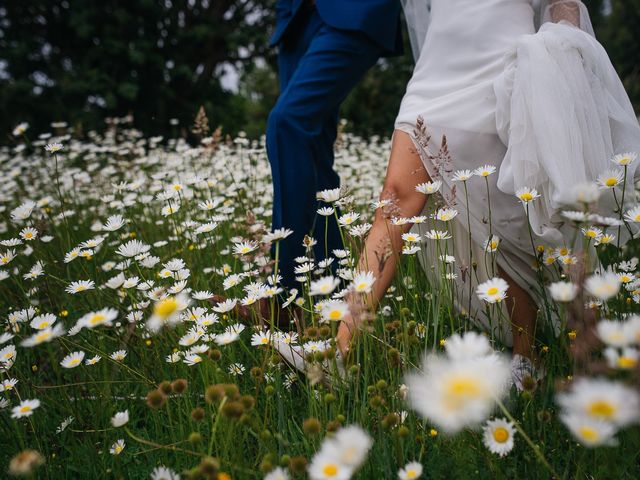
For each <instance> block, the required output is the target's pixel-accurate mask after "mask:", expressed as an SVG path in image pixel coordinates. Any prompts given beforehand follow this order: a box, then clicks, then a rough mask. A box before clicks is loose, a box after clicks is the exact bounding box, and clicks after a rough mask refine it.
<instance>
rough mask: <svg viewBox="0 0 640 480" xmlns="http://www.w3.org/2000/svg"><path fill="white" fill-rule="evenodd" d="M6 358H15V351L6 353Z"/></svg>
mask: <svg viewBox="0 0 640 480" xmlns="http://www.w3.org/2000/svg"><path fill="white" fill-rule="evenodd" d="M4 358H13V352H7V353H5V354H4Z"/></svg>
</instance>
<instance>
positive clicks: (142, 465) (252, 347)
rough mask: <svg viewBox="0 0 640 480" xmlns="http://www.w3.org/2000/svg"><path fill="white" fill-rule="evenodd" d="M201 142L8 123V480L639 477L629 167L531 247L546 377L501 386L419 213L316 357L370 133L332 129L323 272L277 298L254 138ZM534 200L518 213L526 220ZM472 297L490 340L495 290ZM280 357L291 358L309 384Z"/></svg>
mask: <svg viewBox="0 0 640 480" xmlns="http://www.w3.org/2000/svg"><path fill="white" fill-rule="evenodd" d="M200 133H202V137H203V138H202V141H201V142H200V144H199V145H197V146H193V145H190V144H187V143H186V142H185V141H184V140H181V139H164V138H161V137H155V138H144V137H143V136H142V134H141V133H140V132H138V131H136V130H135V129H133V128H132V127H131V126H130V124H129V123H128V121H127V119H116V120H114V121H113V122H112V123H111V125H110V128H109V129H108V130H107V131H106V132H105V133H104V134H98V133H95V132H88V134H87V136H86V138H85V139H83V140H78V139H76V138H75V137H74V136H73V135H72V134H71V130H70V129H69V127H67V126H66V125H65V124H64V123H58V124H54V125H53V126H52V129H51V132H50V133H46V134H38V133H34V132H32V131H31V130H29V128H28V126H27V125H19V126H18V127H16V130H15V131H14V132H13V144H12V145H10V146H6V147H2V148H0V170H1V176H2V178H3V188H2V190H1V191H0V214H1V218H0V245H1V247H0V322H1V330H0V375H1V376H0V381H1V382H2V383H0V408H1V409H0V419H1V420H0V424H1V425H2V435H1V436H0V449H1V451H2V455H0V471H2V474H1V476H2V477H8V476H25V477H28V478H29V477H30V478H50V479H62V478H74V479H80V478H91V479H97V478H122V479H128V478H153V479H177V478H186V479H191V478H194V479H195V478H208V479H220V480H223V479H234V480H236V479H254V478H267V479H269V480H275V479H289V478H291V479H304V478H311V479H314V480H315V479H348V478H354V479H373V478H375V479H393V478H400V479H415V478H433V479H439V478H448V479H467V478H474V479H476V478H477V479H485V478H487V479H500V478H505V479H506V478H527V479H528V478H531V479H534V478H535V479H538V478H558V479H560V478H562V479H573V478H590V479H591V478H593V479H614V478H615V479H627V478H628V479H632V478H640V462H639V458H638V456H639V452H640V431H639V429H638V423H639V422H640V394H639V392H638V385H639V379H640V376H639V373H640V370H639V367H638V360H639V358H640V350H638V347H639V344H640V316H637V315H636V314H637V313H640V308H639V306H638V304H639V303H640V278H638V277H637V275H638V256H640V254H639V253H638V246H637V239H636V238H633V239H631V240H628V241H620V240H621V239H625V240H626V238H625V234H626V235H627V238H628V237H630V236H634V235H635V234H636V233H637V231H638V223H639V222H640V207H637V203H636V198H637V197H636V191H635V189H634V188H633V185H632V181H631V179H630V178H627V169H628V168H629V165H631V164H632V163H633V162H635V161H637V159H636V157H635V155H633V154H631V153H630V154H627V155H620V156H618V157H615V158H614V159H612V160H613V161H612V162H611V170H610V171H607V172H603V175H602V176H601V177H599V178H598V179H594V183H589V184H585V185H578V186H576V190H575V191H574V192H573V193H572V195H573V196H574V199H573V203H572V204H571V205H568V206H567V212H566V214H565V216H564V218H565V221H566V222H567V224H568V225H570V226H571V227H572V228H573V229H574V230H575V235H574V236H573V239H572V241H573V243H571V244H567V245H564V246H560V247H555V246H554V247H551V246H546V245H538V244H536V243H535V242H533V243H534V244H533V245H532V249H533V250H534V251H533V254H534V255H535V256H536V258H537V260H538V261H537V263H536V265H532V266H531V268H532V269H535V270H536V271H537V272H539V278H540V285H539V286H538V289H539V292H540V295H541V296H542V297H544V299H545V305H546V308H541V310H540V314H539V323H538V324H539V329H538V332H537V337H536V345H535V351H536V354H537V355H538V357H539V358H540V361H541V365H542V368H543V369H544V372H545V374H544V376H542V375H541V376H540V378H527V379H525V380H526V381H525V382H524V385H523V387H524V388H523V390H519V389H517V388H516V387H515V386H513V385H511V384H510V383H509V379H510V368H509V362H510V350H509V348H508V346H507V345H506V344H504V342H502V341H500V339H499V338H497V337H495V336H494V335H487V334H485V333H484V332H482V330H481V329H479V328H478V327H477V325H476V324H475V323H474V321H473V319H471V318H469V316H468V315H466V313H465V311H460V310H458V309H456V308H454V305H453V302H452V300H451V295H450V293H451V290H452V286H451V285H452V283H451V282H452V278H453V276H454V275H458V274H460V272H459V271H458V269H457V267H456V265H455V259H453V258H451V256H450V255H448V250H447V248H448V247H446V243H445V242H443V243H442V245H443V246H442V250H441V252H442V255H441V256H440V257H438V258H428V259H427V263H429V262H430V263H431V264H434V265H437V264H440V267H441V269H438V271H439V272H444V273H442V275H440V278H438V279H437V280H436V281H434V280H433V278H431V277H430V276H428V275H426V274H425V272H424V269H423V268H422V266H421V264H420V255H421V254H422V253H421V252H423V245H426V244H434V242H435V243H437V242H441V239H440V238H441V237H442V236H446V233H447V231H448V225H449V224H448V222H447V221H443V220H438V219H434V218H429V216H428V215H427V216H425V218H424V219H414V220H415V221H416V222H417V223H422V222H424V223H425V225H423V226H422V228H421V229H420V231H419V233H418V234H417V237H411V236H409V237H406V238H405V241H406V243H407V245H406V246H405V248H404V250H403V254H402V255H401V258H400V266H399V271H398V275H397V278H396V281H395V282H394V285H393V286H392V288H391V289H390V291H389V292H388V294H387V295H386V297H385V298H384V300H383V302H382V303H381V305H380V306H379V307H378V308H377V309H376V310H375V311H374V312H371V315H370V318H369V319H368V321H367V328H366V329H364V331H363V332H362V334H361V335H360V336H359V338H358V341H357V343H356V345H355V346H354V348H353V350H352V354H351V355H350V356H349V357H348V358H347V359H346V364H345V371H344V372H340V370H339V368H337V364H336V362H335V361H333V358H335V345H334V342H333V337H334V335H335V331H336V327H337V320H339V319H340V318H341V315H343V314H344V306H345V303H344V300H343V299H344V295H345V292H346V291H353V290H358V291H362V295H364V296H366V295H367V292H368V289H369V288H370V284H369V285H367V282H366V281H364V283H362V282H354V278H359V277H358V274H359V273H363V272H354V268H355V265H356V264H357V259H358V252H359V250H360V248H361V246H362V244H363V238H364V236H366V233H367V230H368V228H369V227H370V223H369V222H371V221H372V219H373V215H374V212H375V209H376V208H379V206H380V205H379V204H376V202H377V200H378V195H379V193H380V189H381V185H382V181H383V179H384V174H385V168H386V160H387V158H388V153H389V149H390V143H389V141H388V140H387V139H381V138H375V137H374V138H370V139H363V138H359V137H356V136H353V135H350V134H347V133H344V132H341V134H340V136H339V140H338V143H337V145H336V165H337V170H338V172H339V173H340V175H341V179H342V185H343V189H342V191H340V192H334V193H335V194H334V195H328V194H327V195H326V196H325V198H326V199H327V200H328V201H327V202H325V203H326V205H325V207H326V208H330V209H333V210H332V214H335V215H337V216H339V218H340V220H341V222H340V223H341V225H342V230H343V234H344V237H345V240H346V246H345V249H344V250H343V251H339V252H334V259H333V261H334V262H335V263H336V265H338V267H339V268H338V269H337V270H335V271H333V272H332V270H331V266H330V265H327V262H322V261H321V260H322V259H314V258H312V257H311V256H309V257H308V258H305V259H301V262H300V265H301V272H303V273H301V276H302V277H303V278H301V280H302V281H301V282H300V288H299V289H298V290H297V291H295V292H284V291H282V289H281V288H280V286H279V284H278V278H277V275H274V272H277V270H276V268H277V267H276V265H274V261H273V259H272V258H271V256H270V253H269V250H270V247H271V245H272V244H275V243H277V242H278V241H279V239H280V238H281V236H282V235H286V232H277V233H275V234H274V233H271V232H270V215H271V183H270V182H271V180H270V169H269V164H268V161H267V158H266V153H265V149H264V144H263V143H262V142H261V141H250V140H248V139H247V138H244V137H243V136H240V137H238V138H235V139H231V138H224V137H223V136H221V135H220V134H219V132H214V133H211V134H210V133H208V132H206V131H202V132H200ZM454 160H455V159H454ZM490 174H491V173H488V175H490ZM478 176H480V177H481V176H482V175H481V174H480V173H479V172H472V175H471V176H470V178H469V179H467V180H463V181H469V182H471V181H482V179H481V178H473V177H478ZM625 187H627V188H625ZM429 188H431V189H432V190H433V191H429ZM424 190H425V194H428V195H433V196H434V198H435V197H436V196H437V184H432V185H431V186H426V187H424ZM525 193H526V194H525ZM537 195H538V192H535V191H531V190H529V191H528V192H521V193H520V194H519V195H518V197H519V198H516V197H514V202H521V203H522V204H523V205H524V208H523V215H525V214H526V213H527V212H528V211H529V210H528V209H529V208H534V206H535V202H536V201H537ZM329 197H331V198H329ZM599 199H606V200H607V201H608V203H607V202H601V203H602V204H607V205H608V204H611V202H613V205H614V207H613V209H612V210H611V211H608V212H603V211H602V210H598V200H599ZM460 201H464V199H461V200H460ZM431 204H432V205H433V207H434V211H433V212H432V213H436V217H437V212H436V211H437V209H438V202H437V201H433V202H432V203H431ZM338 207H339V212H338ZM494 247H495V248H494ZM499 248H500V247H499V240H498V239H496V242H495V245H493V246H491V242H490V245H489V247H488V248H487V252H488V255H489V257H491V256H492V255H494V254H495V252H496V251H499ZM596 258H597V259H599V260H598V261H597V262H596V261H594V259H596ZM489 261H491V262H492V261H493V260H489ZM452 262H453V263H452ZM362 278H365V280H366V275H365V276H364V277H362ZM477 287H478V288H480V286H479V285H478V286H477ZM474 289H475V287H474ZM480 290H482V289H481V288H480ZM479 293H480V294H482V295H483V296H482V298H483V301H484V302H485V303H486V305H487V312H488V315H495V316H496V318H495V321H496V322H504V321H505V319H504V317H503V316H500V314H499V312H498V307H499V306H500V305H501V304H502V303H503V301H504V299H505V297H506V296H508V295H509V293H508V290H504V289H502V288H497V290H493V287H491V286H487V288H485V289H484V291H482V292H480V291H479ZM216 295H224V297H225V298H226V299H227V300H225V301H221V300H219V299H218V297H216ZM277 295H282V296H284V298H287V299H288V301H289V303H290V304H291V306H293V305H298V306H299V307H301V309H302V311H303V312H304V313H303V318H302V321H301V322H298V323H296V324H294V325H292V329H291V331H281V330H279V329H278V328H276V327H275V326H274V324H273V322H265V321H264V320H263V319H261V318H260V317H259V316H258V315H257V313H256V312H255V311H254V310H253V309H252V305H255V304H256V302H257V301H258V300H259V299H263V298H267V299H273V298H275V297H276V296H277ZM241 307H244V308H241ZM247 312H248V313H247ZM276 342H279V343H280V344H284V345H289V344H298V345H302V346H303V347H304V350H305V352H306V353H307V360H308V364H309V368H308V371H307V373H306V374H302V373H300V372H298V371H296V370H295V369H294V368H292V367H291V366H290V365H288V364H287V363H286V362H285V361H283V359H282V358H281V356H280V355H279V354H278V353H277V351H276V350H275V349H274V348H273V345H274V344H275V343H276Z"/></svg>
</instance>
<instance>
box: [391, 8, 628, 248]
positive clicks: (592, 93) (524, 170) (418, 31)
mask: <svg viewBox="0 0 640 480" xmlns="http://www.w3.org/2000/svg"><path fill="white" fill-rule="evenodd" d="M514 1H515V0H514ZM402 2H403V8H404V12H405V17H406V21H407V25H408V29H409V38H410V40H411V45H412V50H413V53H414V56H415V57H416V59H417V58H418V57H419V55H420V53H421V52H422V51H423V47H427V48H428V38H427V32H428V31H429V25H430V24H431V20H432V19H431V3H432V1H431V0H402ZM532 7H533V9H534V13H535V22H536V23H535V31H536V33H535V34H533V35H531V34H523V35H521V36H520V37H518V38H517V40H516V41H515V42H514V44H513V45H511V46H506V47H505V51H506V52H507V53H506V54H505V57H504V69H503V72H502V73H501V74H500V75H499V76H498V78H497V79H495V81H494V84H493V89H494V93H495V97H496V111H495V117H496V118H495V120H496V127H497V132H498V136H499V137H500V140H501V141H502V143H504V145H506V146H507V151H506V154H505V156H504V158H503V160H502V164H501V165H500V170H499V175H498V184H497V187H498V188H499V189H500V190H501V191H502V192H504V193H507V194H515V192H516V191H517V190H518V189H519V188H521V187H529V188H535V189H537V190H538V191H539V192H540V193H541V195H542V198H541V199H540V200H539V201H538V202H536V203H535V204H534V207H533V208H532V211H531V212H530V222H531V226H532V228H533V230H534V233H535V234H537V235H538V236H539V237H541V239H542V240H548V241H549V242H550V243H552V244H553V243H555V244H557V243H558V242H562V238H563V234H562V232H561V228H560V227H561V224H562V219H561V218H559V217H560V216H559V210H560V208H561V207H562V206H563V205H566V203H567V200H568V195H567V194H568V193H569V192H570V191H571V190H572V187H573V186H574V185H576V184H578V183H584V182H587V181H594V180H595V179H596V177H597V176H598V175H599V174H601V173H603V172H604V171H605V170H607V169H611V168H614V167H615V165H614V164H613V163H611V162H610V159H611V158H612V157H613V156H614V155H616V154H622V153H626V152H634V151H635V152H640V125H639V124H638V120H637V117H636V115H635V113H634V110H633V106H632V105H631V102H630V100H629V97H628V95H627V93H626V91H625V89H624V87H623V85H622V82H621V81H620V78H619V76H618V75H617V72H616V71H615V69H614V67H613V65H612V64H611V61H610V59H609V57H608V55H607V53H606V51H605V50H604V48H603V47H602V45H600V43H599V42H598V41H597V40H596V38H595V35H594V31H593V26H592V24H591V21H590V18H589V13H588V10H587V8H586V6H585V5H584V4H583V3H582V1H579V0H532ZM425 40H427V44H425ZM461 108H462V107H461ZM637 163H638V162H636V164H637ZM636 164H632V165H630V166H629V167H628V170H627V174H628V178H629V179H630V180H629V181H628V184H627V187H629V188H631V187H632V186H633V180H632V179H633V178H634V176H635V171H636V166H637V165H636ZM626 198H627V199H629V200H631V199H633V195H628V196H627V197H626Z"/></svg>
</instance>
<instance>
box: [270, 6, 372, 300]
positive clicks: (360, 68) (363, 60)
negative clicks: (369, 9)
mask: <svg viewBox="0 0 640 480" xmlns="http://www.w3.org/2000/svg"><path fill="white" fill-rule="evenodd" d="M301 15H303V18H299V19H297V21H296V25H295V30H294V31H293V32H290V34H289V35H287V37H286V38H284V39H283V40H282V42H281V43H280V50H279V52H278V68H279V73H280V92H281V93H280V97H279V98H278V101H277V103H276V105H275V107H274V108H273V110H272V111H271V113H270V114H269V119H268V122H267V135H266V141H267V154H268V156H269V162H270V164H271V172H272V175H273V188H274V205H273V228H274V229H276V228H282V227H286V228H290V229H292V230H293V232H294V233H293V235H291V236H290V237H288V238H287V239H286V240H283V241H282V242H281V244H280V247H279V271H280V273H281V275H282V276H283V284H284V285H285V286H287V287H289V288H291V287H295V286H296V282H295V274H294V267H295V261H294V259H295V258H296V257H298V256H301V255H304V254H305V249H304V247H303V245H302V241H303V239H304V236H305V235H311V236H313V238H315V239H316V240H317V242H318V243H317V244H316V246H315V247H314V255H315V258H316V260H321V259H324V258H327V257H328V256H329V255H330V254H331V251H332V250H333V249H336V248H342V246H343V245H342V241H341V237H340V232H339V230H338V228H337V223H336V221H335V219H334V218H332V217H331V218H328V217H320V216H318V215H317V214H316V211H317V209H318V201H317V200H316V192H318V191H320V190H325V189H331V188H337V187H339V185H340V178H339V176H338V174H337V173H336V172H335V171H334V169H333V161H334V155H333V146H334V142H335V140H336V135H337V124H338V110H339V107H340V104H341V103H342V102H343V100H344V99H345V98H346V96H347V95H348V93H349V92H350V91H351V89H352V88H353V87H354V86H355V85H356V84H357V83H358V81H359V80H360V79H361V78H362V76H363V75H364V74H365V72H366V71H367V70H368V69H369V68H370V67H371V66H373V65H374V64H375V63H376V61H377V59H378V58H379V57H380V56H381V55H382V53H383V52H382V47H380V46H378V45H377V44H375V43H374V42H372V41H371V40H370V39H369V38H368V37H367V36H366V35H364V34H363V33H361V32H356V31H346V30H337V29H335V28H333V27H330V26H329V25H327V24H326V23H324V22H323V21H322V19H321V18H320V16H319V15H318V13H317V11H316V10H315V9H311V10H309V11H305V12H302V14H301ZM327 218H328V220H329V221H328V225H327V226H326V224H327ZM325 226H326V228H325Z"/></svg>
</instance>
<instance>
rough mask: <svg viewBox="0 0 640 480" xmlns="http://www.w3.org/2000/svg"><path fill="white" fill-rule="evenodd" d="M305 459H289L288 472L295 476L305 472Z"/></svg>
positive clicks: (300, 457) (299, 457) (301, 457)
mask: <svg viewBox="0 0 640 480" xmlns="http://www.w3.org/2000/svg"><path fill="white" fill-rule="evenodd" d="M307 463H308V462H307V459H306V458H305V457H303V456H301V455H300V456H297V457H291V461H290V462H289V470H291V472H292V473H293V474H295V475H298V474H303V473H305V472H306V471H307Z"/></svg>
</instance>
